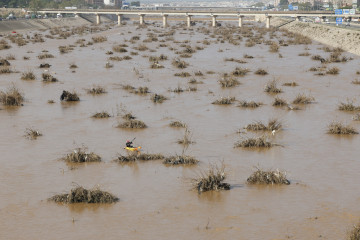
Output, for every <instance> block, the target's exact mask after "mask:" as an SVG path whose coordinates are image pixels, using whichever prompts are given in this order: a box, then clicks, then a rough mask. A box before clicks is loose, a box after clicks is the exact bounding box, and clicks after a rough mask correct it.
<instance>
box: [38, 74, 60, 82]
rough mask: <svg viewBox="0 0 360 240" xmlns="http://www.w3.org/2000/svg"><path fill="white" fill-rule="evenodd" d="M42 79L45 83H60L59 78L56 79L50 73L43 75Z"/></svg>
mask: <svg viewBox="0 0 360 240" xmlns="http://www.w3.org/2000/svg"><path fill="white" fill-rule="evenodd" d="M41 77H42V79H43V82H47V83H49V82H57V81H58V80H57V78H56V77H54V76H53V75H51V74H50V73H42V74H41Z"/></svg>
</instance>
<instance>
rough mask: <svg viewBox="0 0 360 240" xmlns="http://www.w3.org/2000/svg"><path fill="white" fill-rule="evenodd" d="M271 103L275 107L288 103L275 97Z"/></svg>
mask: <svg viewBox="0 0 360 240" xmlns="http://www.w3.org/2000/svg"><path fill="white" fill-rule="evenodd" d="M272 105H273V106H276V107H282V106H286V105H288V103H287V102H286V100H284V99H282V98H279V97H276V98H275V99H274V102H273V104H272Z"/></svg>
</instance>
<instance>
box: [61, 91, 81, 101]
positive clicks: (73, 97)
mask: <svg viewBox="0 0 360 240" xmlns="http://www.w3.org/2000/svg"><path fill="white" fill-rule="evenodd" d="M60 100H61V101H67V102H76V101H80V98H79V96H78V94H77V93H76V92H75V91H73V92H69V91H65V90H64V91H63V92H62V94H61V96H60Z"/></svg>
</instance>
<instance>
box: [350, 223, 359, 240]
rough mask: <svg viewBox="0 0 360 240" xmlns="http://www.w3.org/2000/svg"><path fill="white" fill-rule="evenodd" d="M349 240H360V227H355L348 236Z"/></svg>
mask: <svg viewBox="0 0 360 240" xmlns="http://www.w3.org/2000/svg"><path fill="white" fill-rule="evenodd" d="M347 239H348V240H359V239H360V225H359V224H358V225H354V227H353V229H352V230H351V231H350V232H349V234H348V238H347Z"/></svg>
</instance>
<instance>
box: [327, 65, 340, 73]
mask: <svg viewBox="0 0 360 240" xmlns="http://www.w3.org/2000/svg"><path fill="white" fill-rule="evenodd" d="M339 71H340V70H339V68H337V67H332V68H330V69H328V70H327V71H326V73H327V74H331V75H336V74H339Z"/></svg>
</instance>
